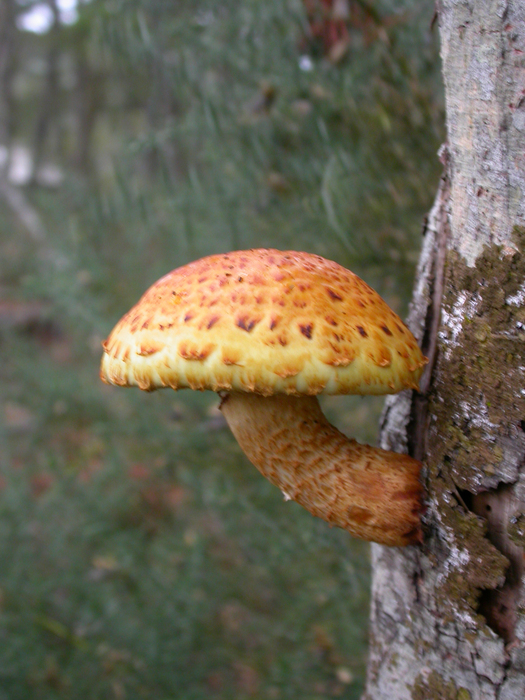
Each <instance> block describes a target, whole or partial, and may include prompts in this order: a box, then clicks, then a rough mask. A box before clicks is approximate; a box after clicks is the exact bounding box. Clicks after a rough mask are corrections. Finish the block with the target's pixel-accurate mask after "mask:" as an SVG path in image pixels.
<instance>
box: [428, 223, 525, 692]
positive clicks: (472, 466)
mask: <svg viewBox="0 0 525 700" xmlns="http://www.w3.org/2000/svg"><path fill="white" fill-rule="evenodd" d="M513 236H514V241H515V243H516V245H517V251H509V249H503V247H502V246H496V245H494V246H491V247H486V248H485V249H484V250H483V252H482V254H481V255H480V256H479V258H478V259H477V261H476V264H475V266H474V267H468V266H467V265H466V263H465V261H464V260H463V259H462V258H461V257H460V256H459V254H458V253H456V252H454V251H453V252H449V253H448V258H447V264H446V273H445V284H444V289H445V292H444V298H443V304H442V309H443V319H442V321H443V323H442V328H441V331H440V336H439V341H438V347H439V357H438V363H437V367H436V370H435V372H434V385H433V393H432V394H431V397H430V401H429V415H430V427H429V432H428V442H427V455H426V460H425V461H426V464H427V466H428V470H429V476H430V479H429V483H430V489H431V494H430V495H431V498H432V500H433V501H434V504H435V509H436V513H438V514H439V519H440V521H441V522H440V528H439V529H440V531H441V532H442V533H443V532H445V533H449V534H450V541H447V542H445V548H446V546H447V545H448V547H449V548H450V549H449V550H448V551H447V553H446V554H445V553H444V568H445V570H446V575H445V576H444V577H443V579H442V583H441V585H440V589H441V593H440V594H439V595H438V598H439V603H440V607H442V611H443V612H444V614H445V616H446V609H448V610H449V612H450V614H451V615H452V614H453V611H454V608H455V609H456V610H457V609H460V610H461V609H462V608H463V609H465V608H467V609H470V611H471V612H475V610H476V606H477V600H478V597H479V593H480V591H481V590H483V589H491V588H495V587H496V586H498V585H501V583H502V581H503V580H504V577H505V570H506V568H507V565H508V560H507V559H506V558H505V557H504V556H503V555H502V554H501V553H500V552H499V551H498V550H497V549H496V548H495V547H494V546H493V545H492V544H491V543H490V542H489V541H488V539H487V537H486V528H485V526H484V521H483V520H482V519H480V518H479V517H478V516H476V515H474V514H473V513H471V512H469V511H468V509H465V507H464V504H463V503H462V501H461V496H460V493H461V492H462V491H463V492H469V493H472V494H476V493H480V492H481V491H487V490H491V489H495V488H496V487H497V485H498V483H501V482H506V483H512V482H513V481H515V480H516V478H517V474H518V468H519V464H520V462H521V461H522V459H523V455H522V454H521V453H520V452H519V450H521V447H519V445H525V443H524V442H523V423H522V421H523V419H524V418H525V395H524V394H523V393H522V388H523V367H524V365H525V358H524V342H523V341H524V340H525V324H524V321H525V319H524V315H525V309H524V304H523V301H522V298H523V295H524V294H525V255H524V254H523V253H522V251H523V250H525V229H522V228H516V229H515V230H514V234H513ZM517 445H518V446H517ZM523 451H525V450H523ZM514 530H515V532H514ZM514 530H513V534H514V537H515V538H516V537H517V538H519V539H520V544H521V545H523V538H522V534H521V533H522V530H523V528H522V527H521V525H520V527H515V528H514ZM443 608H445V610H443ZM429 697H430V696H429Z"/></svg>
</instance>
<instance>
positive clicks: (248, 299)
mask: <svg viewBox="0 0 525 700" xmlns="http://www.w3.org/2000/svg"><path fill="white" fill-rule="evenodd" d="M103 347H104V356H103V359H102V366H101V378H102V380H103V381H105V382H107V383H110V384H115V385H118V386H138V387H139V388H140V389H143V390H145V391H153V390H155V389H159V388H162V387H170V388H172V389H183V388H188V387H189V388H191V389H199V390H204V389H211V390H212V391H216V392H219V394H220V395H221V397H222V402H221V410H222V412H223V413H224V416H225V418H226V420H227V422H228V424H229V426H230V428H231V430H232V432H233V434H234V435H235V437H236V438H237V440H238V442H239V444H240V446H241V448H242V449H243V450H244V452H245V454H246V455H247V457H248V458H249V459H250V461H251V462H252V463H253V464H254V465H255V466H256V467H257V469H259V471H260V472H261V473H262V474H263V475H264V476H266V477H267V478H268V479H269V480H270V481H271V482H272V483H273V484H275V485H276V486H278V487H279V488H280V489H281V491H282V492H283V494H284V497H285V499H286V500H288V499H291V500H294V501H297V502H298V503H300V504H301V505H302V506H304V507H305V508H306V509H307V510H309V511H310V512H311V513H312V514H313V515H315V516H318V517H320V518H322V519H324V520H326V521H327V522H328V523H330V524H331V525H336V526H338V527H342V528H344V529H345V530H348V532H350V533H351V534H352V535H354V536H356V537H360V538H362V539H365V540H371V541H374V542H379V543H382V544H387V545H392V546H402V545H406V544H411V543H416V542H420V541H421V539H422V534H421V524H420V514H421V509H422V486H421V483H420V480H419V474H420V469H421V463H420V462H418V461H417V460H415V459H412V458H411V457H409V456H408V455H404V454H396V453H394V452H388V451H385V450H382V449H378V448H374V447H370V446H368V445H361V444H359V443H357V442H356V441H355V440H350V439H348V438H347V437H346V436H345V435H343V434H342V433H341V432H339V430H337V429H336V428H334V427H333V426H332V425H331V424H330V423H329V422H328V421H327V419H326V418H325V417H324V415H323V413H322V411H321V408H320V406H319V402H318V400H317V394H361V395H364V394H389V393H396V392H398V391H401V390H403V389H417V388H418V381H419V378H420V376H421V373H422V371H423V367H424V365H425V364H426V362H427V360H426V358H425V357H424V356H423V355H422V354H421V351H420V349H419V348H418V346H417V343H416V341H415V339H414V337H413V335H412V333H411V332H410V331H409V330H408V328H407V327H406V326H405V325H404V323H403V322H402V321H401V319H400V318H399V317H398V316H397V315H396V314H395V313H394V312H393V311H392V310H391V309H390V308H389V307H388V305H387V304H386V303H385V301H383V299H381V297H380V296H379V295H378V294H377V293H376V292H375V291H374V290H373V289H371V288H370V287H369V286H368V285H367V284H366V283H365V282H363V280H361V279H360V278H359V277H357V276H356V275H355V274H353V273H352V272H350V271H349V270H346V269H345V268H343V267H341V266H340V265H338V264H337V263H335V262H331V261H329V260H326V259H324V258H322V257H320V256H318V255H311V254H309V253H302V252H294V251H288V252H281V251H277V250H269V249H259V250H248V251H236V252H233V253H227V254H224V255H212V256H209V257H206V258H202V259H201V260H197V261H195V262H193V263H190V264H189V265H185V266H184V267H180V268H178V269H176V270H174V271H173V272H170V273H169V274H168V275H166V276H165V277H162V279H160V280H159V281H158V282H156V283H155V284H154V285H153V286H152V287H150V289H149V290H148V291H147V292H146V293H145V294H144V295H143V297H142V298H141V299H140V301H139V302H138V304H137V305H136V306H134V307H133V308H132V309H131V311H129V312H128V313H127V314H126V315H125V316H124V317H123V318H122V319H121V320H120V321H119V323H118V324H117V325H116V326H115V328H114V330H113V331H112V333H111V334H110V336H109V338H108V339H107V340H106V341H105V342H104V343H103Z"/></svg>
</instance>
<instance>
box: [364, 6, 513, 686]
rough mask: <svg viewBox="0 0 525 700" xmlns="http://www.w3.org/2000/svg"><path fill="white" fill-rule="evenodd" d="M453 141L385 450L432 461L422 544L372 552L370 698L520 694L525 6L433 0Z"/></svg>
mask: <svg viewBox="0 0 525 700" xmlns="http://www.w3.org/2000/svg"><path fill="white" fill-rule="evenodd" d="M438 17H439V25H440V32H441V54H442V60H443V75H444V81H445V94H446V109H447V130H448V142H447V144H446V145H445V146H444V147H443V149H442V153H441V155H442V160H443V164H444V177H443V180H442V182H441V185H440V188H439V192H438V195H437V198H436V201H435V204H434V207H433V209H432V211H431V212H430V215H429V218H428V221H427V223H426V227H425V232H424V233H425V240H424V246H423V251H422V255H421V259H420V264H419V269H418V277H417V282H416V288H415V293H414V299H413V302H412V307H411V312H410V317H409V325H410V326H411V328H412V330H413V331H414V333H415V334H416V336H418V338H419V340H420V341H421V342H422V344H423V348H424V350H426V352H427V354H428V355H429V357H430V360H431V362H430V363H429V366H428V371H427V373H426V375H425V376H424V377H423V381H422V393H421V394H420V395H419V396H417V397H414V396H412V395H411V394H409V393H407V394H405V395H400V396H399V397H396V398H393V399H392V400H391V401H389V402H388V403H387V406H386V408H385V412H384V414H383V425H382V446H383V447H386V448H389V449H396V450H398V451H408V452H411V453H412V454H414V455H416V456H420V457H421V458H422V459H423V460H424V462H425V479H426V486H427V489H428V509H427V513H426V516H425V521H426V522H425V525H426V538H425V544H424V546H422V547H409V548H406V549H404V550H401V549H388V548H384V547H380V546H379V545H374V546H373V590H372V613H371V651H370V661H369V669H368V684H367V691H366V693H365V698H367V699H369V700H372V699H373V700H379V698H389V700H398V699H401V698H403V699H404V698H410V699H412V700H414V699H416V700H433V699H434V698H436V700H437V699H440V700H443V699H445V700H447V699H449V698H450V699H451V700H452V699H454V700H455V699H458V700H467V699H469V698H470V699H471V700H491V699H496V698H497V699H498V700H523V698H524V697H525V595H524V593H525V591H524V588H525V584H524V576H523V573H524V569H523V567H524V545H525V389H524V384H525V382H524V376H525V360H524V357H523V354H524V353H523V344H524V340H525V333H524V328H525V308H524V307H525V281H524V280H525V255H524V254H523V246H524V243H525V143H524V138H523V136H524V132H525V4H524V3H523V2H522V1H521V0H489V1H487V0H462V1H461V2H458V1H457V0H441V1H440V2H439V3H438Z"/></svg>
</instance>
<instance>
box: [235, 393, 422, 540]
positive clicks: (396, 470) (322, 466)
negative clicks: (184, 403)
mask: <svg viewBox="0 0 525 700" xmlns="http://www.w3.org/2000/svg"><path fill="white" fill-rule="evenodd" d="M221 410H222V412H223V413H224V416H225V418H226V420H227V422H228V425H229V426H230V428H231V430H232V432H233V434H234V435H235V437H236V438H237V441H238V442H239V445H240V446H241V448H242V449H243V451H244V452H245V454H246V456H247V457H248V459H249V460H250V461H251V462H252V463H253V464H254V465H255V466H256V467H257V469H258V470H259V471H260V472H261V474H263V476H265V477H266V478H267V479H268V480H269V481H270V482H271V483H272V484H274V485H275V486H277V487H278V488H279V489H281V491H282V492H283V494H284V496H285V498H286V500H294V501H297V503H300V504H301V505H302V506H304V507H305V508H306V509H307V510H308V511H310V513H312V514H313V515H315V516H317V517H319V518H322V519H323V520H326V521H327V522H328V523H330V525H336V526H337V527H341V528H343V529H345V530H348V532H350V533H351V534H352V535H354V536H355V537H359V538H361V539H364V540H369V541H372V542H378V543H379V544H386V545H390V546H404V545H407V544H414V543H417V542H421V541H422V530H421V521H420V515H421V511H422V500H423V491H422V486H421V482H420V480H419V474H420V470H421V463H420V462H418V461H417V460H415V459H412V457H409V456H408V455H402V454H396V453H395V452H387V451H385V450H381V449H379V448H375V447H370V446H368V445H361V444H359V443H358V442H356V441H355V440H349V439H348V438H347V437H346V436H345V435H343V434H342V433H341V432H340V431H339V430H337V428H334V426H333V425H331V424H330V423H329V422H328V421H327V419H326V418H325V416H324V414H323V413H322V411H321V407H320V406H319V402H318V400H317V398H316V397H314V396H304V397H292V396H285V395H277V396H269V397H263V396H259V395H256V394H248V393H240V392H232V393H231V394H228V395H227V396H226V397H225V398H224V399H223V402H222V404H221Z"/></svg>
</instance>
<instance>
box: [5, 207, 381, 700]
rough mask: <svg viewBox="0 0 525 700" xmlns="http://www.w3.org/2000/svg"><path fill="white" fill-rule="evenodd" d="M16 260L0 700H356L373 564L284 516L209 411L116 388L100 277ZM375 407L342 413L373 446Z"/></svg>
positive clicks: (190, 399)
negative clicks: (103, 375) (104, 364)
mask: <svg viewBox="0 0 525 700" xmlns="http://www.w3.org/2000/svg"><path fill="white" fill-rule="evenodd" d="M3 217H4V218H3V219H2V221H1V226H2V228H3V230H6V231H7V230H9V231H10V232H13V227H15V226H16V224H15V222H13V221H11V220H9V218H8V217H7V216H6V213H5V212H3ZM53 235H54V236H55V237H56V238H55V239H54V240H53V242H54V243H56V244H57V245H59V237H58V234H57V233H55V234H53ZM51 238H52V239H53V236H51ZM8 246H9V250H8V252H7V253H6V254H5V255H3V256H2V260H3V265H4V268H5V269H4V270H3V273H4V275H3V279H4V280H5V281H6V282H7V283H6V284H4V287H3V297H4V306H3V307H2V308H3V310H4V315H3V316H2V323H1V337H0V344H1V345H0V346H1V349H2V357H3V358H4V360H3V363H2V365H1V368H0V382H1V383H0V417H1V423H0V431H1V433H0V700H17V699H18V698H20V699H24V700H25V699H26V698H35V699H36V698H38V699H39V700H40V699H45V700H47V699H52V698H53V699H54V698H67V699H68V700H69V699H71V700H74V699H76V698H78V699H79V700H80V699H82V700H87V699H89V698H93V699H95V698H115V700H120V699H121V698H141V697H144V698H156V699H157V698H158V699H159V700H164V699H166V700H167V699H168V698H170V699H172V698H177V700H186V699H187V700H190V699H191V700H192V699H200V698H204V697H210V698H217V699H219V698H224V699H230V698H233V697H235V698H239V699H242V698H250V697H257V698H274V699H278V698H283V699H284V698H301V699H310V698H311V699H312V700H313V699H314V698H326V697H345V698H350V699H352V698H356V699H357V698H358V697H359V696H360V693H361V691H362V684H363V674H364V664H365V656H366V619H367V614H368V587H369V562H368V546H367V545H366V544H364V543H361V542H358V541H355V540H352V538H351V537H350V536H349V535H348V534H346V533H344V532H342V531H339V530H331V529H330V528H329V527H328V526H327V525H326V524H325V523H322V522H321V521H316V520H314V519H313V518H311V516H310V515H309V514H308V513H306V511H303V510H302V509H301V508H300V507H299V506H297V505H296V504H293V503H286V504H285V503H284V502H283V499H282V495H281V494H280V492H279V491H278V490H277V489H275V488H274V487H272V486H271V485H270V484H269V483H267V482H266V481H265V480H264V479H263V478H262V477H261V476H260V475H259V474H258V472H257V471H256V470H255V469H254V468H253V467H252V466H251V465H250V464H249V463H248V461H247V460H246V458H245V457H244V455H242V454H241V452H240V449H239V448H238V446H237V444H236V443H235V441H234V439H233V438H232V436H231V435H230V433H229V431H228V430H227V429H225V427H224V425H223V423H222V422H221V419H220V417H219V416H218V414H217V409H216V404H217V398H216V397H215V396H214V395H213V394H208V393H205V394H194V393H191V392H180V393H178V394H175V393H173V392H171V391H165V392H157V393H154V394H144V393H142V392H139V391H135V390H122V389H117V388H113V387H107V386H105V385H103V384H102V383H101V382H100V381H99V380H98V362H99V359H100V345H99V341H100V338H99V334H100V332H101V330H102V328H101V327H100V326H101V325H102V324H103V323H107V322H106V321H100V320H99V318H98V317H96V314H95V311H94V310H96V309H97V301H96V294H97V293H98V291H97V290H95V291H94V292H93V291H92V290H91V291H90V290H89V289H87V290H86V289H85V288H84V293H83V294H82V289H83V287H82V285H83V284H86V283H87V279H88V276H89V275H87V274H86V272H85V267H83V268H82V270H84V274H83V275H82V274H80V272H81V270H79V269H78V267H76V266H75V265H73V264H71V263H68V264H65V265H64V264H62V267H61V264H57V263H56V261H55V262H53V263H49V264H47V263H44V264H42V263H38V262H37V261H38V255H36V254H35V253H36V252H37V251H35V250H32V246H31V244H30V243H28V242H27V240H26V239H25V238H24V234H23V232H22V231H19V232H18V235H17V236H15V237H12V238H10V240H9V244H8ZM4 247H5V246H4ZM31 250H32V253H33V254H32V255H31V254H30V253H31ZM58 259H60V256H59V257H58ZM70 260H71V257H70ZM79 275H80V276H79ZM79 279H80V281H79ZM83 280H84V282H83ZM87 286H88V287H89V283H87ZM44 288H47V290H48V291H47V294H44V293H43V292H42V291H41V292H40V298H39V299H37V300H35V298H33V295H34V293H35V290H38V289H40V290H43V289H44ZM67 289H69V296H66V297H64V290H67ZM7 302H8V303H7ZM82 302H83V304H84V306H83V305H82ZM6 304H7V305H6ZM24 314H25V316H24ZM97 324H99V325H97ZM363 405H364V404H363V403H362V402H359V404H358V405H357V406H352V405H351V404H348V405H345V406H344V407H342V406H339V407H338V406H337V404H336V402H335V401H334V400H333V399H332V400H329V401H328V402H327V411H328V413H329V414H330V415H332V416H334V415H335V416H337V419H338V420H339V422H340V424H341V425H342V427H345V426H346V427H347V428H348V421H350V420H352V421H353V422H355V423H357V428H358V432H359V425H361V429H362V430H361V432H362V433H366V432H367V431H368V432H370V431H371V430H372V429H373V428H371V426H373V425H374V422H373V419H372V421H370V416H369V412H368V411H365V412H363ZM372 437H373V436H372Z"/></svg>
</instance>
